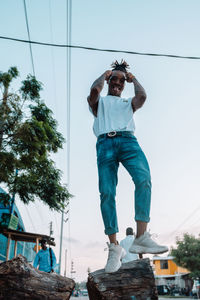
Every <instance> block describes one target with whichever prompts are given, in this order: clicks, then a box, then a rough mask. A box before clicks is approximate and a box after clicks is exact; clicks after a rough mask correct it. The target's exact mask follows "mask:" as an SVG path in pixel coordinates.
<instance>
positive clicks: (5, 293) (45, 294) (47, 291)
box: [0, 255, 75, 300]
mask: <svg viewBox="0 0 200 300" xmlns="http://www.w3.org/2000/svg"><path fill="white" fill-rule="evenodd" d="M74 286H75V282H74V281H73V280H72V279H69V278H66V277H63V276H60V275H58V274H56V273H46V272H41V271H38V270H36V269H34V268H33V267H32V265H30V264H29V263H28V262H27V260H26V258H25V257H24V256H22V255H18V256H17V257H16V258H14V259H12V260H8V261H6V262H3V263H1V264H0V299H9V300H14V299H15V300H18V299H19V300H22V299H23V300H24V299H31V300H36V299H37V300H40V299H41V300H45V299H52V300H54V299H57V300H68V299H69V298H70V296H71V293H72V290H73V288H74Z"/></svg>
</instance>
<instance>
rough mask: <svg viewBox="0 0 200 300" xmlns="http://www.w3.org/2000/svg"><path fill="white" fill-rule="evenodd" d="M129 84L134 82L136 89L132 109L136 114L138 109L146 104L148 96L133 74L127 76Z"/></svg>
mask: <svg viewBox="0 0 200 300" xmlns="http://www.w3.org/2000/svg"><path fill="white" fill-rule="evenodd" d="M126 80H127V82H133V84H134V89H135V97H133V99H132V108H133V112H135V111H136V110H137V109H138V108H140V107H142V105H143V104H144V102H145V100H146V98H147V95H146V92H145V90H144V88H143V87H142V86H141V84H140V83H139V82H138V81H137V79H136V78H135V76H133V74H132V73H127V75H126Z"/></svg>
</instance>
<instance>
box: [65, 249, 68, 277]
mask: <svg viewBox="0 0 200 300" xmlns="http://www.w3.org/2000/svg"><path fill="white" fill-rule="evenodd" d="M66 274H67V249H65V271H64V276H65V277H66Z"/></svg>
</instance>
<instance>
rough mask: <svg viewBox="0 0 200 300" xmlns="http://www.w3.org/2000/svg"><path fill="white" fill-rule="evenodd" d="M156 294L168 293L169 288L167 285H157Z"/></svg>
mask: <svg viewBox="0 0 200 300" xmlns="http://www.w3.org/2000/svg"><path fill="white" fill-rule="evenodd" d="M157 291H158V295H169V294H170V290H169V288H168V286H167V285H157Z"/></svg>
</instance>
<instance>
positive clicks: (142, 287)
mask: <svg viewBox="0 0 200 300" xmlns="http://www.w3.org/2000/svg"><path fill="white" fill-rule="evenodd" d="M87 289H88V294H89V298H90V300H119V299H123V300H131V299H132V300H133V299H134V300H157V299H158V296H157V291H156V286H155V279H154V275H153V271H152V268H151V266H150V261H149V259H148V258H145V259H140V260H134V261H132V262H129V263H125V264H123V265H122V267H121V268H120V269H119V270H118V271H117V272H115V273H111V274H108V273H105V270H104V269H102V270H97V271H95V272H93V273H90V274H89V276H88V282H87Z"/></svg>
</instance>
